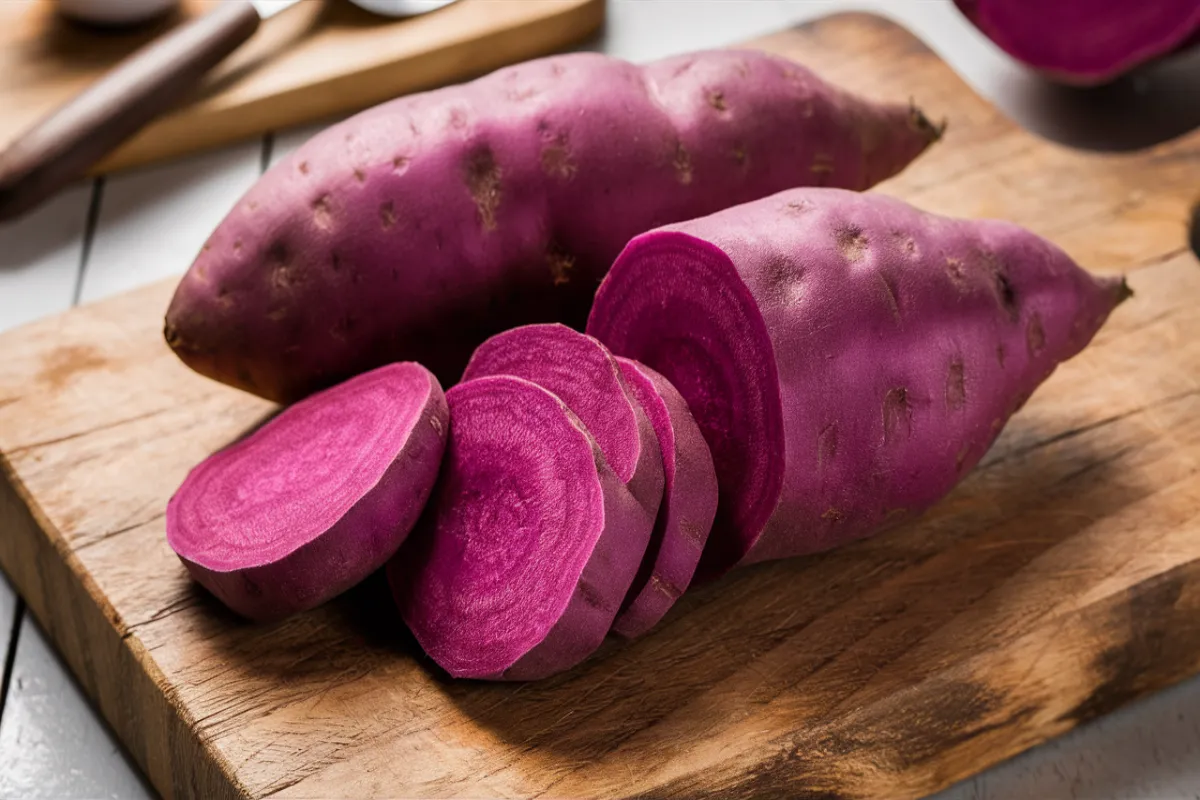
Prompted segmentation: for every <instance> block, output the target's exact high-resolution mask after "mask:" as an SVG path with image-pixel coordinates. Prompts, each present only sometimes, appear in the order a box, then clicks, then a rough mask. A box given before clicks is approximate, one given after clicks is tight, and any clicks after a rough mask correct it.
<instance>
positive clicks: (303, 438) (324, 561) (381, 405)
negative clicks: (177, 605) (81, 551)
mask: <svg viewBox="0 0 1200 800" xmlns="http://www.w3.org/2000/svg"><path fill="white" fill-rule="evenodd" d="M448 427H449V412H448V410H447V406H446V398H445V396H444V395H443V394H442V388H441V386H439V385H438V382H437V379H436V378H434V377H433V375H431V374H430V373H429V371H428V370H426V369H425V368H424V367H422V366H420V365H418V364H390V365H388V366H385V367H380V368H379V369H376V370H373V371H371V372H368V373H366V374H364V375H359V376H358V377H356V378H353V379H352V380H349V381H346V382H345V383H343V384H341V385H339V386H335V387H333V388H331V389H327V390H325V391H323V392H320V393H318V394H315V395H313V396H312V397H309V398H307V399H305V400H304V401H302V402H300V403H297V404H296V405H294V406H291V407H290V408H287V409H285V410H284V411H283V412H282V413H280V414H279V416H277V417H275V418H274V419H272V420H271V421H270V422H268V423H267V424H266V425H264V426H263V427H261V428H259V429H258V430H257V431H255V432H254V433H252V434H251V435H249V436H247V437H246V438H245V439H242V440H241V441H238V442H236V443H234V444H232V445H230V446H229V447H227V448H225V449H224V450H221V451H220V452H218V453H216V454H214V455H212V456H210V457H209V458H208V459H206V460H205V461H204V462H202V463H201V464H200V465H199V466H197V467H196V468H195V469H193V470H192V471H191V473H190V474H189V475H188V476H187V479H186V480H185V481H184V482H183V485H182V486H180V487H179V490H178V491H177V492H176V493H175V495H174V496H173V497H172V498H171V500H170V502H169V503H168V504H167V541H168V542H169V543H170V545H171V547H172V548H173V549H174V550H175V552H176V553H177V554H178V555H179V558H180V559H181V560H182V561H183V562H184V565H185V566H186V567H187V569H188V572H190V573H191V575H192V577H193V578H195V579H196V581H197V582H199V583H200V584H201V585H203V586H204V587H205V588H207V589H208V590H209V591H211V592H212V593H213V594H214V595H216V596H217V598H218V599H220V600H221V602H223V603H225V605H227V606H229V608H231V609H233V610H234V611H236V612H237V613H239V614H241V615H243V616H245V617H249V618H251V619H256V620H268V619H276V618H279V617H283V616H286V615H287V614H290V613H293V612H297V611H304V610H306V609H309V608H312V607H314V606H316V605H319V604H320V603H323V602H325V601H326V600H328V599H329V598H331V597H333V596H334V595H337V594H340V593H341V592H343V591H345V590H346V589H349V588H350V587H351V586H353V585H354V584H356V583H358V582H359V581H361V580H362V579H363V578H365V577H367V576H368V575H369V574H371V573H372V572H374V571H375V570H376V569H378V568H379V567H381V566H382V565H383V564H384V562H386V561H387V560H388V559H389V558H390V557H391V556H392V554H393V553H395V552H396V549H397V548H398V547H399V546H400V545H401V543H402V542H403V541H404V539H405V537H407V536H408V533H409V531H410V530H411V529H412V527H413V525H414V524H415V523H416V521H417V518H418V517H419V516H420V514H421V510H422V509H423V508H424V506H425V501H426V499H428V497H429V493H430V491H431V490H432V489H433V485H434V482H435V480H436V479H437V475H438V467H439V466H440V464H441V459H442V453H443V451H444V450H445V446H446V431H447V428H448Z"/></svg>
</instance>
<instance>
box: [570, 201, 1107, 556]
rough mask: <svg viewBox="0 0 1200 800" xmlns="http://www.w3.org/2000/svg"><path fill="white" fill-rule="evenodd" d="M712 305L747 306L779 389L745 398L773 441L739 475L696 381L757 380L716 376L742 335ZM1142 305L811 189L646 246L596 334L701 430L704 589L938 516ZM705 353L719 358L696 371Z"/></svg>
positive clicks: (638, 250) (959, 226)
mask: <svg viewBox="0 0 1200 800" xmlns="http://www.w3.org/2000/svg"><path fill="white" fill-rule="evenodd" d="M698 264H699V265H704V269H705V270H706V271H705V273H704V274H703V275H701V274H700V273H699V272H697V270H696V269H694V268H693V266H694V265H698ZM698 287H699V288H698ZM701 291H704V292H711V293H712V295H711V297H723V298H729V297H733V298H736V300H734V301H731V303H736V304H739V305H740V307H741V308H743V309H746V311H745V314H746V316H747V318H749V319H751V320H752V322H753V324H752V325H751V326H750V327H749V328H748V330H749V333H747V334H745V335H740V336H739V339H742V338H747V339H751V340H752V346H750V347H749V348H748V349H747V350H746V351H745V355H744V357H743V360H754V361H755V363H759V364H761V366H762V369H761V370H759V371H758V372H757V373H755V374H762V375H765V376H767V378H766V379H765V380H764V381H763V383H762V386H763V391H762V392H761V393H754V394H751V395H749V396H747V397H743V398H739V400H738V402H741V403H745V404H751V405H754V406H756V407H761V408H762V409H763V412H762V414H761V417H760V418H761V419H763V420H765V421H766V422H765V424H764V425H763V428H764V429H765V430H766V431H767V433H766V434H765V435H761V432H755V431H747V430H745V429H740V430H733V431H732V432H730V433H729V435H728V440H731V441H734V442H745V441H754V442H759V443H760V444H759V446H758V447H756V448H755V449H754V451H753V452H751V453H748V454H743V455H742V456H739V457H738V458H736V459H734V458H731V457H729V456H728V455H727V453H729V452H730V451H729V450H728V449H726V448H724V447H723V446H722V443H721V441H720V440H714V439H713V438H712V431H713V430H715V429H717V427H716V425H715V424H714V422H713V420H714V419H716V416H714V414H712V413H710V412H709V409H710V408H717V409H718V411H719V412H721V413H724V411H725V410H726V409H728V408H729V407H731V406H733V405H737V404H738V402H735V401H732V400H728V399H727V398H726V399H725V400H724V401H722V399H721V398H717V400H716V401H714V400H713V399H712V395H713V394H714V391H713V390H712V388H711V387H712V384H711V381H710V382H709V383H708V384H705V383H704V382H703V380H698V379H696V378H695V375H694V374H691V373H689V372H688V367H687V366H685V365H686V364H689V363H691V364H695V363H703V364H704V365H705V370H706V372H704V373H703V374H726V375H729V374H740V373H737V372H736V371H737V370H738V369H743V367H738V366H736V365H731V364H729V363H728V362H726V363H724V364H723V365H722V366H723V367H724V368H723V369H718V368H716V367H710V364H718V365H721V361H722V359H727V358H728V355H727V354H728V353H729V352H731V349H730V348H729V347H728V346H727V345H728V344H729V338H730V337H728V336H725V337H722V336H721V333H720V332H715V333H714V330H715V329H716V328H719V327H720V325H721V324H723V323H720V322H715V323H713V322H710V321H707V320H706V321H697V320H698V317H697V315H696V313H695V309H696V307H697V302H696V298H697V297H698V296H699V293H700V292H701ZM1127 296H1128V289H1127V288H1126V287H1125V284H1124V282H1123V281H1122V280H1121V279H1120V278H1116V277H1103V278H1101V277H1096V276H1093V275H1092V274H1090V273H1089V272H1087V271H1086V270H1083V269H1081V268H1080V267H1079V266H1077V265H1076V264H1075V263H1074V262H1073V261H1072V260H1071V259H1070V257H1068V256H1067V255H1066V254H1065V253H1063V252H1062V251H1061V250H1059V249H1058V248H1057V247H1055V246H1054V245H1053V244H1051V243H1050V242H1048V241H1046V240H1044V239H1042V238H1040V237H1038V236H1036V235H1034V234H1033V233H1031V232H1029V231H1027V230H1024V229H1022V228H1020V227H1018V226H1016V225H1013V224H1011V223H1007V222H1002V221H996V220H959V219H949V218H946V217H941V216H937V215H933V214H927V213H924V212H922V211H920V210H918V209H916V208H913V207H912V206H909V205H907V204H905V203H903V202H901V201H899V200H896V199H894V198H890V197H886V196H884V195H881V194H877V193H873V192H872V193H863V194H859V193H854V192H846V191H840V190H834V189H799V190H793V191H788V192H781V193H780V194H778V195H774V196H772V197H769V198H766V199H763V200H759V201H757V202H754V203H747V204H745V205H742V206H738V207H735V208H730V209H727V210H725V211H722V212H720V213H717V214H713V215H711V216H708V217H705V218H701V219H697V220H692V221H690V222H686V223H682V224H678V225H671V226H666V227H665V228H663V229H660V230H656V231H651V232H649V233H646V234H643V235H641V236H639V237H636V238H635V239H634V240H633V241H632V242H630V244H629V246H628V247H627V248H626V249H625V251H624V252H623V253H622V254H621V256H620V258H619V259H618V260H617V263H616V264H614V266H613V268H612V271H611V272H610V274H609V276H608V278H607V279H606V280H605V282H604V285H603V286H602V287H601V288H600V291H599V292H598V293H597V297H596V303H595V306H594V307H593V310H592V316H591V320H590V321H589V324H588V332H589V333H591V334H592V335H593V336H595V337H596V338H598V339H600V341H602V342H604V343H605V344H606V345H608V346H609V347H610V348H611V349H612V350H613V352H615V353H617V354H619V355H622V356H626V357H628V358H635V359H638V360H639V361H643V362H645V363H647V364H649V365H650V366H651V367H652V368H654V369H656V370H658V371H660V372H662V373H663V374H664V375H665V376H666V377H667V378H668V379H669V380H671V382H672V383H673V384H674V385H675V386H677V387H678V388H679V390H680V391H681V393H682V394H683V395H684V397H685V398H686V399H687V401H688V404H689V406H690V407H691V408H692V411H693V413H695V414H696V416H697V419H698V421H699V422H700V425H701V429H702V430H703V431H704V434H705V437H706V439H708V440H709V444H710V446H711V447H712V449H713V455H714V459H715V461H716V466H717V475H718V478H719V481H720V482H721V489H720V492H721V495H720V500H719V502H720V504H721V510H719V511H718V523H717V525H716V526H715V527H714V529H713V532H712V534H711V535H710V537H709V547H708V548H706V551H705V555H704V560H703V561H702V563H701V570H700V571H699V572H698V575H702V576H703V577H705V578H711V577H714V576H716V575H718V574H720V573H721V572H723V571H725V570H727V569H729V568H730V567H732V566H733V565H734V564H735V563H739V562H740V563H742V564H747V563H753V562H756V561H764V560H768V559H775V558H783V557H788V556H796V555H803V554H806V553H812V552H816V551H821V550H826V549H829V548H832V547H835V546H838V545H842V544H845V543H847V542H849V541H853V540H855V539H858V538H861V537H863V536H866V535H868V534H871V533H875V532H878V531H879V530H881V529H883V528H885V527H887V526H889V525H893V524H895V523H898V522H901V521H904V520H906V519H911V518H912V517H914V516H915V515H917V514H920V513H921V512H922V511H924V510H925V509H927V508H929V507H930V506H931V505H932V504H934V503H935V502H937V501H938V500H939V499H941V498H942V497H943V496H945V494H946V493H947V492H949V491H950V490H951V488H953V487H954V486H955V484H957V483H958V481H959V480H961V479H962V477H963V476H965V475H966V474H967V472H969V471H970V470H971V469H972V467H974V465H975V464H976V463H977V462H978V461H979V459H980V458H981V457H982V456H983V454H984V453H985V452H986V451H987V449H988V448H989V447H990V446H991V444H992V442H993V441H994V440H995V438H996V436H997V435H998V434H999V432H1000V431H1001V429H1002V428H1003V427H1004V425H1005V423H1006V422H1007V421H1008V419H1009V418H1010V417H1011V415H1012V414H1013V413H1014V412H1015V411H1016V410H1017V409H1019V408H1020V407H1021V406H1022V405H1023V404H1024V403H1025V401H1026V400H1027V399H1028V398H1029V396H1030V395H1031V394H1032V393H1033V391H1034V390H1035V389H1036V388H1037V387H1038V386H1039V385H1040V384H1041V383H1042V382H1043V381H1044V380H1045V379H1046V378H1047V377H1049V375H1050V374H1051V373H1052V372H1053V371H1054V369H1055V367H1056V366H1057V365H1058V364H1059V363H1060V362H1062V361H1064V360H1066V359H1068V358H1070V357H1072V356H1074V355H1075V354H1077V353H1078V352H1079V351H1080V350H1082V349H1083V348H1084V347H1085V346H1086V345H1087V344H1088V342H1089V341H1091V339H1092V337H1093V336H1094V335H1095V334H1096V332H1097V331H1098V330H1099V328H1100V326H1101V325H1102V324H1103V323H1104V321H1105V320H1106V319H1107V318H1108V315H1109V313H1110V312H1111V311H1112V310H1113V308H1114V307H1115V306H1116V305H1117V304H1118V303H1119V302H1121V301H1122V300H1123V299H1125V297H1127ZM706 304H707V307H709V308H710V309H713V310H712V313H711V316H712V317H719V316H720V315H721V314H722V313H723V312H722V311H721V310H720V309H718V308H716V306H717V303H716V302H714V301H712V300H709V301H707V303H706ZM729 307H733V305H730V306H729ZM689 329H692V330H697V329H699V330H701V331H702V333H694V334H689V333H688V330H689ZM722 338H723V339H724V341H722ZM713 342H716V344H713ZM702 348H707V349H708V352H709V353H710V357H709V360H708V361H705V360H704V359H696V358H691V359H689V358H687V357H685V354H686V353H688V352H689V351H690V352H695V351H696V350H697V349H702ZM712 354H715V355H712ZM756 433H758V434H760V435H756ZM722 462H724V463H722ZM746 473H763V477H762V479H761V480H760V481H759V482H758V483H757V484H755V485H759V486H765V487H769V489H767V490H764V491H763V493H762V494H761V495H760V498H761V499H760V500H759V501H757V502H756V505H755V507H754V508H752V509H746V510H745V512H744V513H742V514H741V515H740V516H739V517H737V518H736V519H735V518H731V516H730V509H731V508H734V507H736V506H737V504H738V501H739V497H737V496H734V493H731V492H730V490H729V487H730V484H731V479H734V480H736V479H737V478H738V477H740V476H742V475H744V474H746ZM710 551H711V552H710ZM710 556H715V558H710Z"/></svg>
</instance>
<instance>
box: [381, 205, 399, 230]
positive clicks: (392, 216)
mask: <svg viewBox="0 0 1200 800" xmlns="http://www.w3.org/2000/svg"><path fill="white" fill-rule="evenodd" d="M379 224H380V225H382V226H383V229H384V230H385V231H389V230H391V229H392V228H393V227H395V225H396V204H395V203H393V202H392V201H391V200H388V201H387V202H386V203H384V204H383V205H381V206H380V207H379Z"/></svg>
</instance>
